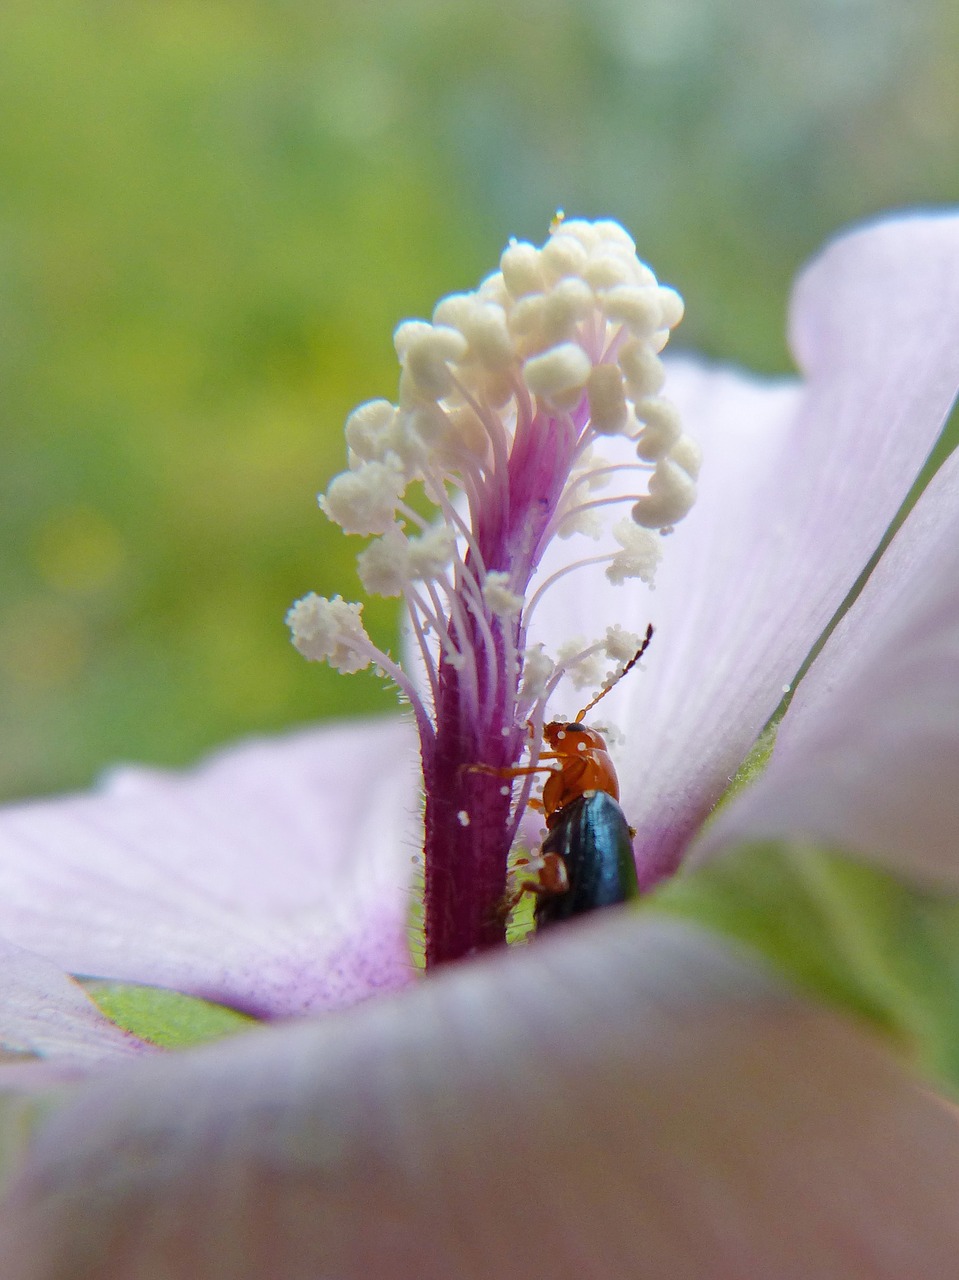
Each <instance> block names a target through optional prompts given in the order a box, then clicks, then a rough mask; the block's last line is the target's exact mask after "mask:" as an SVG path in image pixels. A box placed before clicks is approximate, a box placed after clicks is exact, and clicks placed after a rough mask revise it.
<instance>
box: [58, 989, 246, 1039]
mask: <svg viewBox="0 0 959 1280" xmlns="http://www.w3.org/2000/svg"><path fill="white" fill-rule="evenodd" d="M83 987H84V990H85V991H86V993H87V995H88V996H89V997H90V999H91V1000H92V1001H93V1002H94V1004H95V1005H96V1006H97V1008H98V1009H99V1010H100V1012H101V1013H103V1014H104V1015H105V1016H106V1017H108V1018H109V1019H110V1021H111V1022H115V1023H116V1024H117V1026H118V1027H121V1028H122V1029H123V1030H124V1031H129V1032H131V1033H132V1034H133V1035H135V1036H139V1038H140V1039H141V1040H148V1041H150V1043H151V1044H155V1045H159V1046H160V1047H161V1048H163V1049H188V1048H190V1046H191V1045H197V1044H205V1043H206V1042H207V1041H209V1040H221V1039H222V1038H223V1037H224V1036H229V1035H235V1034H236V1033H237V1032H239V1031H245V1030H247V1029H248V1028H249V1027H252V1026H256V1023H257V1020H256V1019H255V1018H251V1017H250V1016H249V1015H248V1014H245V1013H239V1012H238V1011H237V1010H236V1009H229V1008H227V1007H226V1005H222V1004H213V1003H212V1002H210V1001H209V1000H199V999H197V998H196V997H195V996H186V995H183V993H182V992H180V991H168V990H166V989H165V988H163V987H144V986H139V985H137V984H134V983H129V982H105V981H101V980H99V979H86V980H85V981H84V982H83Z"/></svg>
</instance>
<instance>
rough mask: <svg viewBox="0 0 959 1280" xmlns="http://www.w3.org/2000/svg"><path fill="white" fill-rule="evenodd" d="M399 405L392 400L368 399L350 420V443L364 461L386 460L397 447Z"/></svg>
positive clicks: (348, 435) (354, 411) (347, 427)
mask: <svg viewBox="0 0 959 1280" xmlns="http://www.w3.org/2000/svg"><path fill="white" fill-rule="evenodd" d="M395 423H396V406H395V405H392V404H390V402H389V400H368V401H367V402H366V404H361V405H358V406H357V407H356V408H355V409H354V410H353V412H352V413H351V414H350V416H349V417H348V418H347V420H346V427H345V433H346V443H347V444H348V445H349V447H350V448H351V449H352V450H353V453H354V454H355V455H356V457H357V458H359V459H361V460H362V461H363V462H382V461H383V459H384V456H385V454H386V453H387V451H388V450H389V449H392V448H393V442H392V441H393V434H394V432H393V428H394V425H395Z"/></svg>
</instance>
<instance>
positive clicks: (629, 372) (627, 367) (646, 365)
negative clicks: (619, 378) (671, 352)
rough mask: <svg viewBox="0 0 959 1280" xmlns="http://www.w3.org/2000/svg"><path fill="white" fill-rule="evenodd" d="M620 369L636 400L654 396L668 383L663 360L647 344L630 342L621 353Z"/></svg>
mask: <svg viewBox="0 0 959 1280" xmlns="http://www.w3.org/2000/svg"><path fill="white" fill-rule="evenodd" d="M619 367H620V368H621V369H622V371H623V373H624V374H625V375H626V385H627V387H628V389H629V394H630V395H631V396H632V398H633V399H634V400H642V399H643V397H644V396H654V395H655V394H656V392H657V391H659V390H660V389H661V388H662V385H663V383H664V382H665V381H666V370H665V369H664V368H663V362H662V360H660V359H659V357H658V356H657V355H656V354H655V353H654V352H653V351H651V350H650V349H649V345H648V344H647V343H646V342H639V341H634V342H628V343H627V344H626V345H625V346H624V347H623V348H622V350H621V351H620V353H619Z"/></svg>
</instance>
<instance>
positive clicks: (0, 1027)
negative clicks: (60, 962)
mask: <svg viewBox="0 0 959 1280" xmlns="http://www.w3.org/2000/svg"><path fill="white" fill-rule="evenodd" d="M148 1048H149V1046H147V1045H145V1044H144V1043H143V1041H141V1040H138V1039H137V1038H136V1036H132V1035H129V1034H127V1033H126V1032H124V1031H121V1030H120V1029H119V1027H116V1026H114V1024H113V1023H112V1022H110V1021H109V1020H108V1019H107V1018H105V1017H104V1016H103V1015H102V1014H101V1013H100V1011H99V1010H98V1009H97V1007H96V1005H95V1004H94V1003H93V1001H92V1000H90V998H89V997H88V996H87V994H86V993H85V992H84V990H83V988H82V987H81V986H80V985H79V984H78V983H76V982H74V981H73V979H72V978H70V977H68V976H67V975H66V974H65V973H63V972H62V971H61V970H60V969H58V968H57V967H56V965H54V964H51V963H50V961H49V960H44V959H43V958H42V957H41V956H37V955H33V954H32V953H31V952H29V951H24V950H23V949H22V948H20V947H14V946H11V945H10V944H9V943H7V942H5V941H3V940H2V939H0V1061H3V1057H4V1054H5V1053H6V1054H34V1055H36V1056H38V1057H41V1058H51V1059H55V1060H56V1062H57V1063H58V1064H60V1065H63V1066H69V1067H73V1066H89V1065H92V1064H94V1063H98V1062H102V1061H105V1060H106V1059H109V1058H125V1057H130V1056H131V1055H133V1054H137V1053H139V1052H141V1051H143V1050H148ZM6 1079H7V1077H6V1076H5V1073H4V1069H3V1068H2V1067H0V1090H2V1089H3V1087H4V1085H5V1082H6Z"/></svg>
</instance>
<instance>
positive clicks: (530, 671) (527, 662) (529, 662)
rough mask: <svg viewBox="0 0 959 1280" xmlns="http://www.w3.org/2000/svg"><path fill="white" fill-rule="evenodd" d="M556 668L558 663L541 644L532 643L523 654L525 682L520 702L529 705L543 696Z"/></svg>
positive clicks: (521, 689) (520, 694) (521, 690)
mask: <svg viewBox="0 0 959 1280" xmlns="http://www.w3.org/2000/svg"><path fill="white" fill-rule="evenodd" d="M555 670H556V663H555V662H554V661H553V659H552V658H550V657H547V655H546V651H545V649H544V648H543V646H542V645H541V644H537V645H532V646H531V647H530V648H529V649H527V650H526V651H525V652H524V654H523V683H522V686H521V688H520V693H519V697H520V702H522V703H525V704H527V705H529V704H530V703H532V702H535V701H536V700H537V699H538V698H541V697H542V696H543V694H544V693H545V692H546V685H547V684H548V683H549V679H550V676H552V674H553V672H554V671H555Z"/></svg>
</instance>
